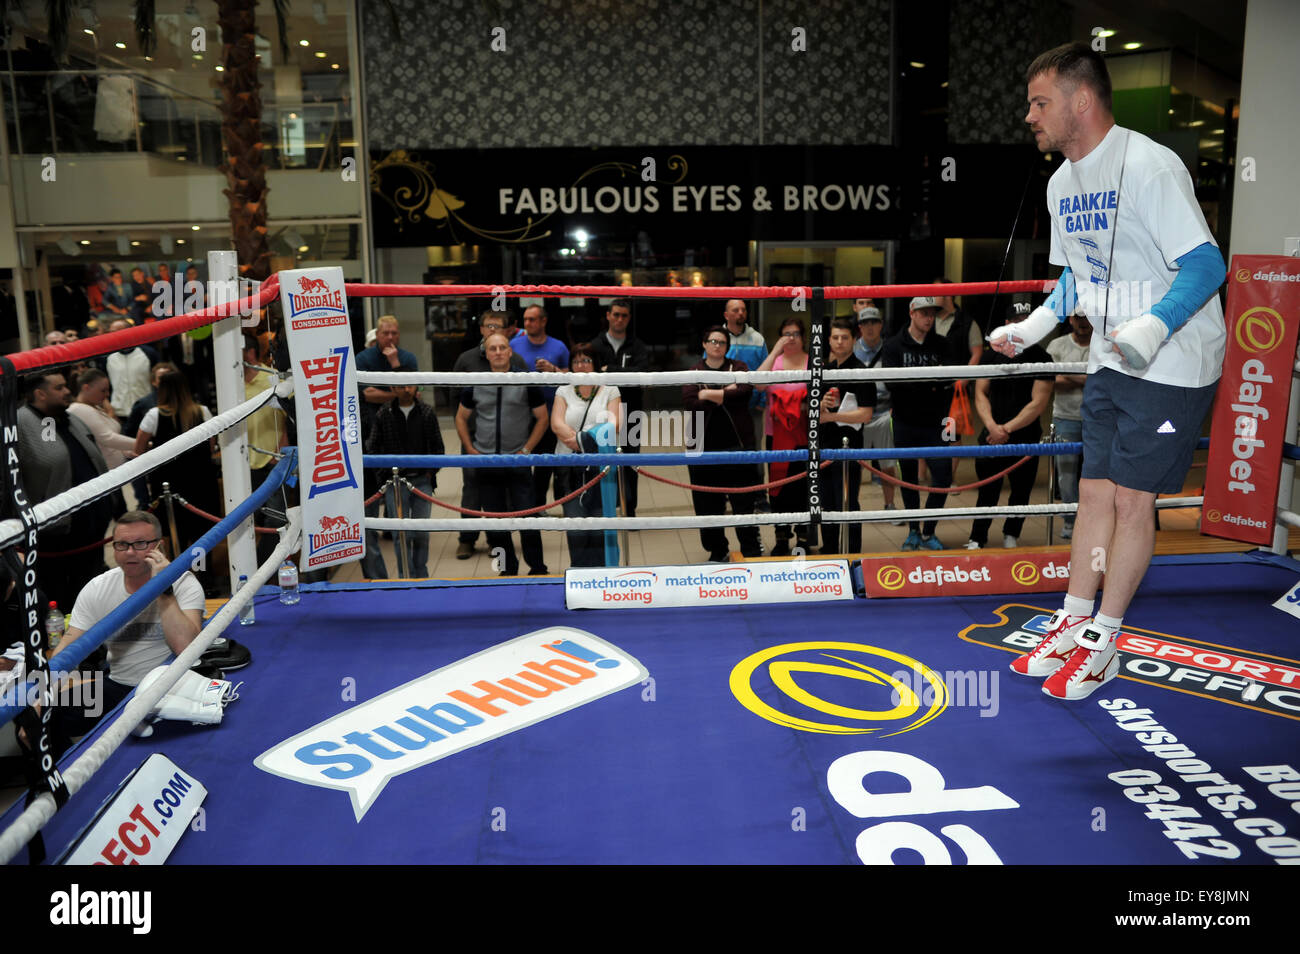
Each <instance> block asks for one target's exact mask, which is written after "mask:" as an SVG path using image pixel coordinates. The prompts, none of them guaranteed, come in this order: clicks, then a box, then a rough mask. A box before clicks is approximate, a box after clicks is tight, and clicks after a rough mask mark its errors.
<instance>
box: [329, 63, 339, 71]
mask: <svg viewBox="0 0 1300 954" xmlns="http://www.w3.org/2000/svg"><path fill="white" fill-rule="evenodd" d="M338 68H339V65H338V64H337V63H331V64H330V69H332V70H336V69H338Z"/></svg>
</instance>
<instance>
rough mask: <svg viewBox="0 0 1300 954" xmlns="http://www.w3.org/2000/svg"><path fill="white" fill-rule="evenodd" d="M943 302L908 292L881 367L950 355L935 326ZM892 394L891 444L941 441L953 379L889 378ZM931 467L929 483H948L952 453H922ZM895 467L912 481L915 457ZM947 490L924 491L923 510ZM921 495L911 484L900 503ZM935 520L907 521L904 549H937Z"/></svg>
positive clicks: (914, 502)
mask: <svg viewBox="0 0 1300 954" xmlns="http://www.w3.org/2000/svg"><path fill="white" fill-rule="evenodd" d="M941 308H942V305H940V303H939V300H938V299H937V298H928V297H920V298H913V299H912V301H911V303H910V304H909V306H908V323H907V326H906V327H904V328H903V329H902V330H901V331H900V332H899V333H898V334H896V335H894V337H892V338H890V339H889V340H888V341H886V342H885V345H884V349H883V351H882V353H881V361H880V364H881V366H882V367H886V368H935V367H940V366H942V365H945V364H947V363H948V361H949V357H950V352H949V349H948V344H947V342H946V341H945V340H944V339H943V338H941V337H939V335H938V333H937V332H936V331H935V330H934V319H935V317H936V316H937V315H938V314H939V311H940V309H941ZM890 390H891V391H892V392H893V399H894V409H893V410H894V446H896V447H938V446H940V445H941V444H943V443H945V441H944V433H943V431H944V427H943V423H944V419H945V418H947V417H948V415H949V412H950V410H951V408H952V382H951V381H947V380H937V381H894V382H893V383H892V384H891V385H890ZM926 463H927V464H928V465H929V467H930V478H931V480H930V485H931V487H935V488H942V487H947V486H949V485H950V484H951V483H952V458H951V457H927V458H926ZM899 470H900V471H901V472H902V475H903V480H904V481H905V482H907V483H912V484H914V483H916V477H917V461H916V458H912V459H911V460H908V459H906V458H900V460H899ZM947 496H948V495H947V494H944V493H934V492H933V491H932V492H931V493H930V494H929V495H928V496H927V498H926V501H925V507H926V509H927V510H937V509H942V507H943V505H944V501H945V499H946V498H947ZM920 502H921V495H920V493H919V492H918V491H916V490H910V489H908V488H906V487H904V488H903V507H904V508H905V509H907V510H914V509H916V508H917V507H918V506H919V505H920ZM936 524H937V521H934V520H927V521H926V522H925V524H924V525H922V524H921V523H920V522H919V521H916V520H913V521H910V522H909V524H908V526H909V527H910V532H909V533H908V535H907V539H906V540H905V541H904V542H903V546H902V549H904V550H922V549H924V550H942V549H943V544H942V543H941V542H940V541H939V538H938V537H936V536H935V535H934V531H935V527H936Z"/></svg>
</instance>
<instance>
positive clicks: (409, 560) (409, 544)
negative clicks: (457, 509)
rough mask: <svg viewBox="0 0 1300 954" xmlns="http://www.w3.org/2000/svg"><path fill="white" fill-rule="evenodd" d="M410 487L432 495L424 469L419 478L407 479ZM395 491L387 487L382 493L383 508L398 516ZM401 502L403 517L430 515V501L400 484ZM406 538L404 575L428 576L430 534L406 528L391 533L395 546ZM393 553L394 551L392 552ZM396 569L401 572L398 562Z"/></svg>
mask: <svg viewBox="0 0 1300 954" xmlns="http://www.w3.org/2000/svg"><path fill="white" fill-rule="evenodd" d="M410 481H411V486H413V487H414V488H415V489H416V490H419V491H421V492H423V493H426V494H429V495H432V494H433V484H432V482H431V481H430V480H429V475H428V473H427V472H426V473H425V474H423V475H422V476H420V477H412V478H410ZM397 497H398V495H397V493H396V492H395V490H394V488H392V487H389V488H388V490H386V491H385V492H384V510H385V512H386V513H387V514H388V516H389V517H396V516H397ZM401 504H402V519H407V518H413V519H416V520H419V519H422V518H424V517H427V516H429V508H430V507H431V506H432V504H430V503H429V501H427V500H425V499H423V498H422V497H417V496H416V495H415V494H413V493H411V491H410V490H409V489H408V488H407V487H406V485H405V484H403V485H402V487H401ZM403 536H405V537H406V576H407V577H408V578H413V579H419V578H420V577H425V576H428V575H429V534H428V532H427V531H421V530H407V531H404V532H403V533H396V532H395V533H394V534H393V537H394V546H395V547H396V546H400V545H401V540H402V537H403ZM394 552H396V551H394ZM397 569H398V572H399V573H400V572H401V564H400V562H399V564H398V567H397Z"/></svg>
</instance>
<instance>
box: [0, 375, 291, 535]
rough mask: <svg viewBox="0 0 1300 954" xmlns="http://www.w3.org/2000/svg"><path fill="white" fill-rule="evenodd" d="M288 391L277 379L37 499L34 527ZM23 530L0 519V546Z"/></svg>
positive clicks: (127, 480) (175, 454) (126, 481)
mask: <svg viewBox="0 0 1300 954" xmlns="http://www.w3.org/2000/svg"><path fill="white" fill-rule="evenodd" d="M281 389H284V390H283V393H281ZM290 393H292V385H291V384H289V383H287V382H281V383H280V384H278V385H276V386H274V387H270V388H267V389H266V390H265V391H263V392H261V393H260V394H257V395H254V396H253V397H251V398H249V399H248V400H247V401H245V402H244V403H242V404H236V405H235V406H234V407H232V408H231V409H230V410H228V411H225V412H224V413H222V414H218V415H217V416H216V417H213V418H211V419H209V420H207V421H204V422H203V423H202V424H200V425H198V426H197V427H192V428H190V429H189V430H188V431H184V432H183V433H181V434H177V435H176V436H175V437H173V438H172V439H171V440H169V441H166V442H164V443H162V444H159V445H158V446H157V447H155V448H153V449H152V450H150V451H147V452H146V453H144V454H141V455H140V456H139V457H136V458H135V459H133V460H129V461H127V462H126V463H124V464H121V465H119V466H117V467H114V468H112V469H111V470H107V471H105V472H104V473H102V474H100V475H99V476H98V477H95V478H93V479H91V480H88V481H86V482H85V483H83V484H78V485H77V486H75V487H72V488H69V489H68V490H65V491H64V492H63V493H61V494H58V495H56V496H54V497H51V498H50V499H49V500H44V501H42V502H41V503H38V504H37V505H36V506H35V507H34V508H33V512H34V513H35V515H36V525H37V526H38V527H40V526H44V525H45V524H47V523H50V522H51V521H53V520H58V519H59V518H60V517H62V516H64V515H65V514H66V513H72V512H74V511H76V510H78V509H80V508H81V507H84V506H86V505H87V504H89V503H92V502H94V501H95V500H98V499H99V498H100V497H103V496H104V495H105V494H108V493H112V492H113V491H114V490H116V489H117V488H118V487H122V486H124V485H126V484H129V483H130V482H131V481H133V480H135V479H136V478H137V477H141V476H143V475H145V474H147V473H149V471H151V470H153V469H154V468H155V467H157V466H158V465H159V464H164V463H166V462H167V461H169V460H171V459H172V458H174V457H179V456H180V455H181V454H182V453H183V452H185V451H187V450H189V449H190V448H191V447H197V446H198V445H199V444H201V443H202V442H203V441H206V440H207V439H208V438H211V437H216V436H217V435H218V434H220V433H221V432H222V431H224V430H226V429H227V428H229V427H233V426H234V425H236V424H238V423H239V422H240V421H242V420H243V419H244V418H246V417H248V416H249V415H251V414H252V413H253V412H254V411H257V410H258V409H260V408H261V407H262V406H263V405H265V404H267V403H268V402H269V401H270V400H271V398H273V397H287V396H288V395H289V394H290ZM25 532H26V531H25V530H24V528H23V522H22V521H21V520H19V519H17V518H14V519H10V520H4V521H0V547H6V546H9V545H10V544H11V543H17V542H18V541H19V540H21V539H22V537H23V534H24V533H25Z"/></svg>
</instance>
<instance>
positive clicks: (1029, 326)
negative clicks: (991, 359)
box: [989, 305, 1059, 358]
mask: <svg viewBox="0 0 1300 954" xmlns="http://www.w3.org/2000/svg"><path fill="white" fill-rule="evenodd" d="M1058 322H1059V319H1058V318H1057V317H1056V312H1054V311H1053V310H1052V309H1050V308H1048V307H1047V306H1045V305H1039V306H1038V307H1037V308H1035V309H1034V310H1033V311H1031V312H1030V313H1029V317H1028V318H1026V319H1025V320H1024V321H1013V322H1011V323H1010V324H1005V325H1003V326H1002V327H1000V328H994V329H993V331H992V332H990V333H989V345H990V346H991V347H992V348H993V350H994V351H996V352H997V353H998V354H1001V355H1004V356H1006V357H1008V358H1014V357H1015V356H1016V355H1018V354H1020V353H1021V352H1022V351H1024V350H1025V349H1026V348H1028V347H1029V346H1030V345H1033V344H1037V343H1038V342H1039V341H1041V340H1043V338H1045V337H1047V335H1048V334H1050V333H1051V331H1052V329H1053V328H1055V327H1056V326H1057V324H1058Z"/></svg>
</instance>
